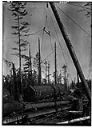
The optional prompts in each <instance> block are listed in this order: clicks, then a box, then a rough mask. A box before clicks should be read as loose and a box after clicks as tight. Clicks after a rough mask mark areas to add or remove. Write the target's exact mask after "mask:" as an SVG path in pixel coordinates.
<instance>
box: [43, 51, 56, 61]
mask: <svg viewBox="0 0 92 128" xmlns="http://www.w3.org/2000/svg"><path fill="white" fill-rule="evenodd" d="M53 52H54V51H52V52H51V53H49V54H48V55H47V56H46V57H45V58H44V59H43V60H42V62H43V61H45V60H46V58H48V57H49V56H50V55H51V54H52V53H53Z"/></svg>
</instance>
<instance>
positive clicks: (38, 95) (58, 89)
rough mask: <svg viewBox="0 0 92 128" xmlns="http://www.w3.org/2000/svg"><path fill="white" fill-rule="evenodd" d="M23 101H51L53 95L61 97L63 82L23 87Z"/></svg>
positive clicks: (63, 92) (63, 88)
mask: <svg viewBox="0 0 92 128" xmlns="http://www.w3.org/2000/svg"><path fill="white" fill-rule="evenodd" d="M23 93H24V97H23V98H24V101H27V102H39V101H41V100H45V101H46V100H48V101H51V100H53V99H54V97H56V98H57V100H58V99H61V98H62V96H63V95H64V94H65V87H64V85H63V84H57V86H55V85H42V86H29V87H27V88H26V89H24V92H23Z"/></svg>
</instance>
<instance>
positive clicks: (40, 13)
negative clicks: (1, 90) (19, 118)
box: [3, 2, 91, 79]
mask: <svg viewBox="0 0 92 128" xmlns="http://www.w3.org/2000/svg"><path fill="white" fill-rule="evenodd" d="M81 4H83V3H70V4H69V3H57V4H56V7H57V10H58V13H59V15H60V18H61V21H62V23H63V24H64V26H65V29H66V31H67V33H68V36H69V38H70V40H71V42H72V45H73V47H74V50H75V52H76V55H77V57H78V60H79V63H80V65H81V67H82V70H83V73H84V75H85V77H86V78H87V77H88V71H89V60H90V46H91V37H90V34H91V32H90V24H91V18H90V17H89V18H87V17H86V16H85V12H80V11H79V10H81V6H79V5H81ZM74 5H78V6H79V7H78V6H74ZM3 6H4V12H3V17H4V22H3V26H4V33H3V37H4V38H3V46H4V47H3V58H5V59H7V60H9V61H13V62H14V63H15V66H16V68H18V63H19V62H18V57H15V56H13V55H11V54H12V53H14V51H13V50H11V48H13V47H15V46H16V45H15V43H14V41H15V40H17V38H16V37H14V36H13V35H12V34H11V33H12V32H13V30H12V29H11V25H14V20H13V17H12V15H11V12H10V11H9V10H8V4H6V3H5V4H3ZM58 7H59V8H60V9H62V10H63V11H64V12H65V14H66V15H68V16H69V17H70V18H72V19H73V20H74V21H75V22H76V23H77V24H79V25H80V26H81V27H82V28H83V29H84V30H85V31H86V32H85V31H83V30H82V29H81V28H80V27H79V26H78V25H76V23H74V22H73V21H72V20H71V19H70V18H69V17H67V16H66V15H64V14H63V13H62V12H61V10H60V9H59V8H58ZM27 10H28V12H29V15H28V16H26V17H25V19H26V20H27V21H28V22H29V23H30V24H31V25H30V33H34V32H36V31H39V30H41V29H42V28H43V26H46V30H47V31H50V32H51V37H49V36H48V35H47V34H46V33H44V35H43V36H42V31H40V32H39V33H37V34H36V35H30V36H29V37H28V38H27V39H28V41H29V42H30V45H31V53H32V56H35V54H36V53H37V50H38V48H37V47H38V37H39V38H40V41H41V59H42V60H44V58H46V57H47V56H48V55H49V54H50V53H51V52H52V49H54V43H55V42H56V43H57V70H58V71H59V72H60V70H61V68H62V66H63V65H64V64H66V63H67V66H68V73H69V74H70V76H69V77H70V78H72V79H74V77H76V69H75V66H74V64H73V62H72V59H71V57H70V54H69V52H68V50H67V47H66V45H65V42H64V40H63V37H62V34H61V33H60V30H59V27H58V25H57V22H56V20H55V17H54V15H53V12H52V10H51V8H50V6H48V8H47V7H46V3H44V2H43V3H42V2H41V3H36V2H34V3H32V2H28V4H27ZM46 16H47V20H46ZM56 33H57V34H56ZM57 35H58V39H57ZM58 40H59V41H60V44H61V46H62V49H63V51H61V48H60V45H59V42H58ZM50 42H51V43H50ZM51 47H52V48H51ZM62 52H63V54H64V57H65V59H64V57H63V54H62ZM25 54H28V51H26V52H25ZM47 60H48V61H49V62H50V73H52V72H54V53H53V54H51V55H50V56H49V57H48V58H47ZM23 63H24V60H22V64H23ZM9 69H10V68H8V67H7V65H6V64H5V63H3V74H7V73H9Z"/></svg>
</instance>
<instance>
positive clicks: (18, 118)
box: [3, 106, 71, 125]
mask: <svg viewBox="0 0 92 128" xmlns="http://www.w3.org/2000/svg"><path fill="white" fill-rule="evenodd" d="M70 108H71V106H68V107H65V108H63V109H62V110H61V108H58V110H57V111H58V112H61V111H67V110H69V109H70ZM57 111H56V110H55V109H47V110H46V109H45V110H43V111H36V112H30V111H28V112H24V113H23V114H22V113H20V114H15V115H14V116H12V117H6V118H4V119H3V124H6V125H7V124H18V123H20V124H21V123H22V120H23V119H25V117H26V119H28V122H29V123H30V124H32V123H34V122H36V121H38V120H40V121H41V120H43V119H46V118H49V117H51V116H55V114H56V113H57ZM26 119H25V120H26Z"/></svg>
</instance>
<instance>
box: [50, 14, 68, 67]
mask: <svg viewBox="0 0 92 128" xmlns="http://www.w3.org/2000/svg"><path fill="white" fill-rule="evenodd" d="M49 16H50V17H51V20H52V23H53V26H54V30H55V33H56V37H57V41H58V43H59V45H60V48H61V52H62V55H63V58H64V61H65V64H66V65H67V62H66V59H65V55H64V53H63V48H62V46H61V43H60V41H59V38H58V34H57V31H56V29H55V25H54V22H53V19H52V16H51V15H50V13H49Z"/></svg>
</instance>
